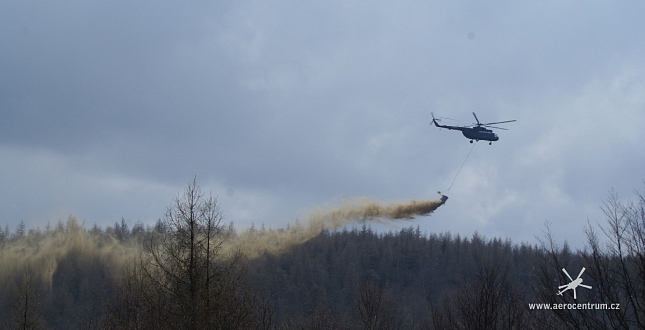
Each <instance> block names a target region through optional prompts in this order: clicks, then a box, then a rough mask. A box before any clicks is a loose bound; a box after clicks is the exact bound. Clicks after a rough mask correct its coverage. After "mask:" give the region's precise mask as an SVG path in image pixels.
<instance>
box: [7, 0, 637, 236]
mask: <svg viewBox="0 0 645 330" xmlns="http://www.w3.org/2000/svg"><path fill="white" fill-rule="evenodd" d="M643 17H645V3H643V2H642V1H591V2H590V1H534V2H526V1H524V2H517V1H485V2H481V1H403V2H387V1H386V2H382V3H375V2H373V1H371V2H367V1H334V0H332V1H323V2H315V3H314V2H302V1H204V2H203V3H199V2H198V1H192V2H191V4H187V3H183V2H181V3H180V2H174V1H173V2H170V1H166V2H164V1H107V2H104V1H99V2H88V1H66V0H61V1H18V0H7V1H2V2H0V115H1V117H0V187H2V188H1V189H0V224H2V225H3V226H4V225H5V224H8V225H9V227H10V228H11V230H12V231H13V230H15V227H16V225H17V224H18V223H19V222H20V221H21V220H23V221H24V222H25V224H26V225H27V226H28V227H29V228H34V227H38V226H40V227H41V228H42V227H44V226H45V224H46V223H47V222H52V223H55V222H57V221H58V220H59V219H62V220H65V219H66V218H67V217H68V216H69V215H70V214H72V215H76V216H77V217H78V218H79V219H80V220H82V221H84V222H85V223H86V225H88V226H91V225H93V224H94V223H97V224H98V225H100V226H106V225H108V224H113V223H114V222H116V221H119V220H120V219H121V217H123V218H125V219H126V221H128V222H129V223H130V224H133V223H134V222H135V221H142V222H143V223H146V224H153V223H154V222H155V221H156V220H157V219H158V218H160V217H161V216H163V214H164V212H165V209H166V207H167V206H168V205H170V204H171V202H172V199H173V197H174V196H176V195H177V194H179V193H181V191H182V190H183V189H184V187H186V186H187V185H188V184H189V183H190V182H191V181H192V180H193V178H194V177H196V178H197V183H198V184H199V185H200V186H201V187H202V190H203V191H205V192H207V193H208V192H212V194H213V195H214V196H217V197H218V199H219V202H220V205H221V207H222V209H223V211H224V214H225V217H226V220H227V221H233V222H234V223H235V225H236V227H237V228H245V227H247V226H249V225H250V224H251V223H255V224H256V225H258V226H259V225H261V224H265V225H266V226H267V227H272V228H279V227H283V226H285V225H286V224H287V223H288V222H293V221H295V220H296V219H303V217H305V216H306V214H307V211H308V210H309V209H312V208H315V207H318V206H321V205H330V204H331V205H334V203H335V202H337V201H338V200H340V199H342V198H352V197H356V196H368V197H372V198H375V199H379V200H384V201H394V200H407V199H426V198H430V199H435V198H437V197H438V195H437V191H438V190H442V191H445V190H446V189H447V188H448V187H449V186H450V184H451V182H452V181H453V179H454V178H455V175H456V174H457V171H458V170H459V167H460V165H461V164H462V162H463V161H464V159H465V157H466V155H467V154H468V152H469V150H470V148H471V144H470V143H468V140H467V139H466V138H465V137H463V136H462V135H461V133H460V132H457V131H448V130H439V129H438V128H436V127H432V126H429V125H428V124H429V123H430V121H431V115H430V113H431V112H434V114H435V115H437V116H443V117H449V118H453V119H458V120H462V121H463V123H461V124H470V123H472V122H473V121H474V118H473V117H472V115H471V112H473V111H474V112H476V113H477V115H478V117H479V119H480V120H482V121H484V122H493V121H501V120H510V119H516V120H517V122H515V123H510V124H506V125H505V126H504V127H507V128H509V130H508V131H500V130H498V131H497V133H498V135H499V136H500V140H499V141H498V142H495V143H493V144H492V145H490V146H489V145H488V143H485V142H479V143H477V144H475V146H474V149H473V150H472V154H471V155H470V157H469V158H468V160H467V162H466V163H465V165H464V167H463V169H462V170H461V172H460V174H459V176H458V177H457V178H456V180H455V182H454V185H453V186H452V189H451V190H450V192H449V193H448V196H449V197H450V199H449V201H448V202H447V204H446V205H444V206H443V207H441V208H439V209H438V210H437V211H436V212H435V213H434V214H433V215H432V216H430V217H427V218H421V219H417V220H415V221H413V222H412V223H402V224H400V225H401V226H408V225H410V224H412V225H415V226H416V225H417V224H418V225H419V226H420V227H421V229H422V230H423V231H427V232H445V231H450V232H451V233H459V234H461V235H465V236H471V235H472V234H473V232H475V231H478V232H479V233H480V234H482V235H485V236H486V237H489V238H492V237H502V238H510V239H512V240H513V241H514V242H518V243H519V242H521V241H525V242H531V243H534V242H536V240H535V236H536V235H538V236H539V235H541V233H542V231H543V230H544V222H545V221H550V222H552V230H554V231H555V232H556V235H555V236H556V239H557V240H559V241H560V242H563V241H564V240H567V241H568V242H569V243H570V244H572V245H574V246H579V247H582V246H583V243H584V237H583V234H582V228H583V226H585V225H586V223H587V220H589V221H591V222H592V223H595V222H601V223H602V222H604V216H603V213H602V211H601V209H600V206H601V205H602V201H603V199H605V198H606V197H607V196H608V193H609V191H610V190H611V189H612V188H613V189H614V190H615V191H616V192H618V194H619V195H620V196H621V197H622V198H624V199H625V200H626V199H628V198H632V197H633V191H634V190H642V189H643V187H644V184H643V179H645V172H643V169H644V168H645V153H644V152H642V150H643V142H645V133H644V130H643V127H645V42H644V40H645V20H643ZM444 123H446V124H453V125H455V124H456V125H459V124H460V123H459V122H452V121H444ZM396 228H399V227H393V229H396Z"/></svg>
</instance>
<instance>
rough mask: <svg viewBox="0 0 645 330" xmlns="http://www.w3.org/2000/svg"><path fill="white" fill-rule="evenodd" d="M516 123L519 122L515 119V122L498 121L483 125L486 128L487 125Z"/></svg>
mask: <svg viewBox="0 0 645 330" xmlns="http://www.w3.org/2000/svg"><path fill="white" fill-rule="evenodd" d="M514 121H517V120H515V119H513V120H505V121H496V122H494V123H486V124H482V125H484V126H485V125H494V124H504V123H512V122H514Z"/></svg>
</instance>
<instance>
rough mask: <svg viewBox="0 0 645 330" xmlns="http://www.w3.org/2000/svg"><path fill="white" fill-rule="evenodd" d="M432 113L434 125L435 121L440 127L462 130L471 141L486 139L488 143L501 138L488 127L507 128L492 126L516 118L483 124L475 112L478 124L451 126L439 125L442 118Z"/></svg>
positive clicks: (509, 121)
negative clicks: (437, 117)
mask: <svg viewBox="0 0 645 330" xmlns="http://www.w3.org/2000/svg"><path fill="white" fill-rule="evenodd" d="M430 114H431V115H432V123H430V125H432V124H433V123H434V125H435V126H437V127H439V128H447V129H450V130H458V131H461V133H462V134H463V135H464V136H465V137H466V138H468V139H470V143H473V141H479V140H484V141H489V142H488V144H489V145H490V144H493V141H497V140H499V136H497V134H495V133H493V130H490V129H488V128H486V127H491V128H495V129H503V130H506V128H501V127H495V126H490V125H494V124H504V123H511V122H514V121H515V119H513V120H506V121H497V122H494V123H485V124H482V123H480V122H479V119H478V118H477V115H476V114H475V113H474V112H473V116H474V117H475V120H476V121H477V124H472V125H470V126H450V125H439V123H438V121H439V120H440V119H436V118H435V117H434V114H433V113H430Z"/></svg>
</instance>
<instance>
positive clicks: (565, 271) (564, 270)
mask: <svg viewBox="0 0 645 330" xmlns="http://www.w3.org/2000/svg"><path fill="white" fill-rule="evenodd" d="M562 271H563V272H564V273H565V274H566V275H567V277H568V278H569V279H570V280H571V282H573V279H572V278H571V276H570V275H569V273H567V270H566V269H564V268H562Z"/></svg>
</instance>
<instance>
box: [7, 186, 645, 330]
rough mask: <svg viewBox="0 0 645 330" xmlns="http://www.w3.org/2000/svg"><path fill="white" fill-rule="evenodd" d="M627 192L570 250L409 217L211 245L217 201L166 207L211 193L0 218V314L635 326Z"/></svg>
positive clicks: (357, 324) (214, 323)
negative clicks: (86, 211)
mask: <svg viewBox="0 0 645 330" xmlns="http://www.w3.org/2000/svg"><path fill="white" fill-rule="evenodd" d="M189 188H190V187H189ZM193 189H195V187H194V186H193ZM197 192H198V191H197ZM193 197H194V196H193ZM639 198H640V202H637V203H621V202H619V201H618V200H617V199H616V198H613V197H610V198H609V199H608V201H607V203H606V204H605V205H604V209H605V211H606V214H607V217H608V219H607V220H608V222H607V224H606V225H603V226H602V227H600V230H598V229H594V228H593V227H591V226H590V227H589V228H587V230H586V232H585V233H584V234H585V235H587V239H588V246H587V248H586V250H584V251H571V250H570V249H569V248H568V247H567V246H566V244H564V245H562V244H558V243H557V242H554V241H553V239H552V238H551V237H550V235H549V232H548V230H547V232H546V234H545V235H543V237H542V239H541V240H540V241H538V242H536V244H534V245H526V244H514V243H512V242H511V241H510V240H502V239H499V238H485V237H481V236H479V235H478V234H476V233H475V234H473V235H472V236H471V237H460V236H457V235H451V234H449V233H425V232H421V231H420V230H419V229H418V227H417V228H415V227H409V228H402V229H399V230H396V231H390V232H387V233H379V232H375V231H373V230H372V229H371V228H370V227H369V226H367V225H363V226H358V227H352V228H343V229H341V230H336V231H323V232H322V233H321V234H320V235H318V236H317V237H315V238H314V239H311V240H309V241H307V242H305V243H303V244H300V245H296V246H293V247H292V248H291V249H290V250H288V251H286V252H284V253H280V254H270V253H266V254H264V255H262V256H260V257H257V258H249V257H247V256H245V255H244V251H238V253H234V254H226V255H225V254H223V253H221V251H223V250H222V249H221V244H222V243H223V242H224V241H226V240H227V239H229V238H231V237H233V236H236V235H238V234H237V233H236V232H235V230H234V229H233V227H232V226H224V225H223V224H221V223H220V222H219V221H220V220H221V217H220V216H221V215H220V214H219V213H218V212H211V213H210V215H211V216H210V218H209V217H205V218H200V216H197V214H202V215H203V214H208V212H201V211H200V212H201V213H200V212H195V214H196V216H195V217H194V218H191V217H188V218H183V215H184V214H186V213H182V212H179V211H181V210H182V207H186V206H190V207H193V206H194V207H196V208H194V209H195V210H202V211H203V210H210V211H218V210H217V209H216V208H215V207H216V205H214V204H212V203H213V201H212V200H210V202H209V200H208V199H207V200H200V199H199V198H197V199H192V200H191V199H188V200H186V199H178V200H177V201H176V203H175V204H173V205H174V208H171V210H176V211H178V212H176V213H173V212H174V211H173V212H170V211H169V213H168V214H167V215H166V217H164V218H163V219H161V220H160V221H159V222H158V223H157V224H156V225H155V226H154V227H152V226H147V227H146V226H143V225H142V224H140V223H138V224H135V225H134V226H132V227H130V226H129V225H128V224H127V221H125V220H123V219H122V220H121V221H120V222H117V223H115V225H114V226H109V227H107V228H98V227H96V226H94V227H93V228H91V229H88V228H85V227H84V226H83V225H82V224H80V223H79V222H78V221H77V220H76V219H74V218H73V217H72V218H70V219H68V221H67V222H66V223H62V222H60V223H58V224H56V225H55V226H53V227H50V226H47V227H46V228H45V229H44V230H40V229H30V230H26V229H25V228H24V226H22V225H21V226H19V227H18V230H16V231H13V232H11V231H10V230H8V229H7V228H6V227H5V229H1V230H0V266H1V267H0V315H1V316H0V318H1V319H0V322H1V323H0V324H2V325H3V326H4V327H6V328H24V329H38V328H48V329H119V328H126V329H127V328H131V329H134V328H140V329H151V328H157V329H159V328H167V327H168V326H172V327H176V328H195V329H197V328H200V329H202V328H240V329H243V328H262V329H279V328H282V329H300V328H306V329H326V328H348V329H349V328H359V329H445V328H453V329H474V328H478V329H508V328H513V329H527V328H533V329H543V328H553V329H559V328H563V329H565V328H580V329H589V328H597V329H604V328H625V329H629V328H643V326H644V322H645V257H644V256H645V254H644V252H645V235H643V233H644V232H645V231H644V230H643V229H645V221H644V220H645V212H643V199H642V197H640V196H639ZM182 203H183V204H182ZM208 203H211V204H210V206H208V205H209V204H208ZM204 205H206V206H207V207H206V208H204ZM208 207H210V209H209V208H208ZM191 214H192V213H191ZM256 230H257V229H256ZM257 231H258V232H257V233H256V235H262V232H263V231H266V230H265V229H261V230H257ZM601 241H605V242H607V244H603V243H601ZM582 267H585V269H586V271H585V272H584V274H583V275H582V277H581V278H583V280H584V284H585V285H588V286H591V287H592V289H585V288H578V289H577V299H573V296H572V294H571V292H565V293H563V294H562V295H557V294H556V293H557V292H558V288H559V287H560V286H561V285H563V284H567V283H569V282H571V281H570V280H569V279H568V278H567V277H566V276H565V274H564V273H563V271H562V269H563V268H564V269H566V270H568V271H569V273H570V274H571V276H572V277H574V278H575V276H576V275H577V274H578V272H579V271H580V270H581V268H582ZM182 274H185V276H184V275H182ZM581 274H582V273H581ZM534 303H545V304H547V303H548V304H578V303H584V304H586V303H592V304H599V303H609V304H612V305H613V304H619V309H613V310H612V309H571V308H563V309H555V310H553V309H552V310H535V309H531V308H529V304H534ZM175 316H176V317H175Z"/></svg>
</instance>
